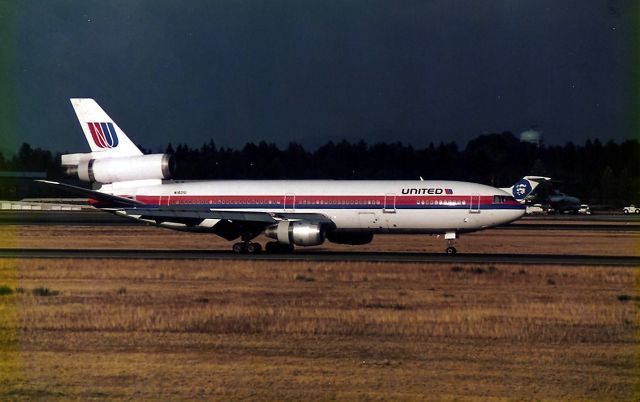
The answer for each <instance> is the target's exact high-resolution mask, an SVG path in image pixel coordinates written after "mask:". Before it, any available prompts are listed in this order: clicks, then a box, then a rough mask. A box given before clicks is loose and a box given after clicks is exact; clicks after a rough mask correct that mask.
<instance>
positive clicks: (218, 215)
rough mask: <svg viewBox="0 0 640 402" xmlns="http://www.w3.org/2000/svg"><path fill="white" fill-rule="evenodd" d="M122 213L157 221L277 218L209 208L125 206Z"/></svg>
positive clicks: (263, 220) (266, 221)
mask: <svg viewBox="0 0 640 402" xmlns="http://www.w3.org/2000/svg"><path fill="white" fill-rule="evenodd" d="M119 212H121V213H120V215H127V216H131V217H139V219H149V220H155V221H170V222H176V221H178V222H179V221H182V220H204V219H224V220H228V221H235V222H255V223H264V224H273V223H276V222H277V220H276V219H274V218H273V216H272V215H270V214H268V213H266V212H236V211H215V210H213V211H212V210H209V209H185V210H182V209H179V208H123V209H121V210H119Z"/></svg>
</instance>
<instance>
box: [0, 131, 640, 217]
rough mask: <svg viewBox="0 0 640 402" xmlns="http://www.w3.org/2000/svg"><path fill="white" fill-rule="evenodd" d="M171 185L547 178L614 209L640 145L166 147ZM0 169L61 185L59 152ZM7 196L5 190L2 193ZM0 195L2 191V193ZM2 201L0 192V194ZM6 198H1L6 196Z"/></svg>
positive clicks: (632, 198) (628, 184) (626, 191)
mask: <svg viewBox="0 0 640 402" xmlns="http://www.w3.org/2000/svg"><path fill="white" fill-rule="evenodd" d="M166 152H167V153H171V154H173V155H174V156H175V159H176V163H177V170H176V175H175V177H174V178H175V179H184V180H196V179H203V180H216V179H390V180H394V179H396V180H401V179H402V180H404V179H418V178H419V177H422V178H424V179H425V180H428V179H446V180H463V181H472V182H478V183H485V184H489V185H492V186H496V187H507V186H510V185H511V184H513V183H514V182H515V181H517V180H518V179H519V178H521V177H522V176H525V175H540V176H549V177H552V178H553V179H554V182H553V188H554V189H557V190H560V191H562V192H564V193H567V194H571V195H574V196H577V197H579V198H580V199H581V200H583V202H588V203H592V204H599V205H611V206H620V205H622V204H627V203H631V202H638V201H640V200H638V199H637V197H638V196H640V191H639V190H640V163H638V157H639V156H640V143H639V142H638V141H637V140H627V141H624V142H622V143H616V142H613V141H610V142H607V143H602V142H600V141H599V140H597V139H596V140H587V141H586V142H585V143H584V144H582V145H578V144H574V143H571V142H568V143H566V144H564V145H544V144H542V145H540V146H537V145H535V144H530V143H526V142H521V141H520V140H519V139H518V138H516V137H515V136H514V135H513V134H512V133H510V132H503V133H494V134H485V135H481V136H479V137H477V138H475V139H473V140H471V141H469V143H468V144H467V145H466V147H464V148H463V149H461V148H460V147H459V146H458V145H457V144H456V143H455V142H449V143H440V144H433V143H432V144H429V145H428V146H426V147H424V148H414V147H412V146H411V145H404V144H402V143H400V142H394V143H376V144H367V143H366V142H364V141H359V142H348V141H340V142H335V143H334V142H328V143H327V144H325V145H323V146H321V147H319V148H318V149H316V150H313V151H310V150H306V149H304V147H303V146H302V145H300V144H296V143H290V144H289V145H288V146H287V147H286V148H284V149H281V148H279V147H277V146H276V145H274V144H272V143H267V142H264V141H261V142H259V143H257V144H256V143H248V144H246V145H245V146H244V147H243V148H242V149H231V148H225V147H218V146H216V144H215V143H214V142H213V141H209V142H208V143H206V144H203V145H202V146H200V147H190V146H188V145H185V144H179V145H177V146H175V147H174V146H173V145H171V144H169V145H168V146H167V149H166ZM0 170H2V171H42V172H46V174H47V176H48V177H49V178H52V179H65V176H64V174H63V172H62V169H61V168H60V166H59V154H52V153H51V152H50V151H47V150H42V149H39V148H32V147H31V146H30V145H28V144H23V145H22V146H21V147H20V149H19V151H18V152H17V154H15V155H13V156H12V157H10V158H5V157H4V156H3V155H2V154H0ZM3 190H6V186H5V187H3V188H0V191H3ZM5 192H6V191H5ZM0 197H2V194H0ZM4 198H6V197H4Z"/></svg>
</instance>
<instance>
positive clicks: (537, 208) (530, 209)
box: [526, 204, 547, 215]
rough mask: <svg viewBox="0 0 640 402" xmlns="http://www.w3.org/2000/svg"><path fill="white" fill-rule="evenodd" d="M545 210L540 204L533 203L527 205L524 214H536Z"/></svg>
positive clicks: (543, 212)
mask: <svg viewBox="0 0 640 402" xmlns="http://www.w3.org/2000/svg"><path fill="white" fill-rule="evenodd" d="M546 213H547V210H546V209H545V208H544V207H543V206H542V204H533V205H527V209H526V214H527V215H538V214H546Z"/></svg>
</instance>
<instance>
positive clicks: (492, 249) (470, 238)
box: [0, 225, 640, 256]
mask: <svg viewBox="0 0 640 402" xmlns="http://www.w3.org/2000/svg"><path fill="white" fill-rule="evenodd" d="M0 228H1V230H0V248H14V247H18V248H74V249H84V248H127V249H154V248H162V249H166V248H169V249H207V250H230V248H231V244H232V243H230V242H228V241H226V240H224V239H222V238H220V237H218V236H215V235H211V234H199V233H183V232H177V231H173V230H168V229H162V228H157V227H151V226H144V225H133V226H73V225H68V226H63V225H53V226H43V225H33V226H29V225H24V226H11V225H3V226H1V227H0ZM268 240H269V239H266V238H264V237H262V238H259V239H258V241H260V242H262V243H263V244H264V243H265V242H267V241H268ZM456 247H457V248H458V251H459V252H461V253H512V254H541V253H542V254H578V255H631V256H639V255H640V232H636V231H614V230H612V231H590V230H588V229H585V230H584V231H579V230H564V229H562V228H561V227H559V228H558V229H553V230H513V229H490V230H486V231H482V232H477V233H471V234H467V235H462V236H461V238H460V240H458V242H457V244H456ZM445 248H446V241H445V240H444V239H443V238H442V237H439V238H437V237H434V236H428V235H378V236H376V237H375V238H374V241H373V242H372V243H370V244H366V245H363V246H347V245H338V244H332V243H328V242H325V244H323V245H321V246H317V247H304V248H300V250H327V251H338V250H339V251H362V252H368V251H387V252H426V253H442V252H444V249H445Z"/></svg>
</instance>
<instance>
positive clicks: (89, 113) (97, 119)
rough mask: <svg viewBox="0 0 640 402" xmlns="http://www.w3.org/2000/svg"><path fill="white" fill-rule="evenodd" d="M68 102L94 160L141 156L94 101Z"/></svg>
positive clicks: (76, 99)
mask: <svg viewBox="0 0 640 402" xmlns="http://www.w3.org/2000/svg"><path fill="white" fill-rule="evenodd" d="M70 100H71V104H72V105H73V109H74V110H75V112H76V116H77V117H78V121H79V122H80V126H81V127H82V131H83V132H84V136H85V137H86V139H87V142H88V143H89V146H90V147H91V153H92V156H93V157H94V158H96V159H100V158H105V157H108V158H112V157H122V156H138V155H142V152H141V151H140V149H138V147H137V146H136V145H135V144H134V143H133V142H132V141H131V140H130V139H129V137H127V135H126V134H125V133H124V131H122V130H121V129H120V127H118V125H117V124H116V123H115V122H114V121H113V119H111V117H109V115H107V113H106V112H105V111H104V110H102V108H101V107H100V106H99V105H98V103H97V102H96V101H95V100H93V99H91V98H72V99H70Z"/></svg>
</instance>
